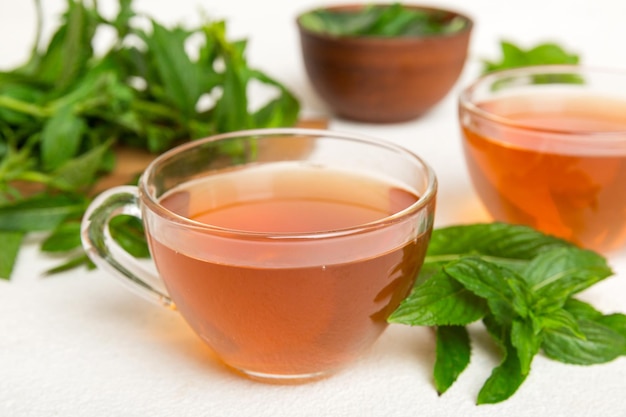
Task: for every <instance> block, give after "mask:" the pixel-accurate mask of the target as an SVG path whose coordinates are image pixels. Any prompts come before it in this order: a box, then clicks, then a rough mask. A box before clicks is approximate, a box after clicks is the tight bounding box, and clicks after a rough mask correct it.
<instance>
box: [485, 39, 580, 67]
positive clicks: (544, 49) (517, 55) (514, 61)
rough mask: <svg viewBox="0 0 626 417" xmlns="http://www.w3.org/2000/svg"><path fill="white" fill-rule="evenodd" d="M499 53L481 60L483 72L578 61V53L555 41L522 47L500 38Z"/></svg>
mask: <svg viewBox="0 0 626 417" xmlns="http://www.w3.org/2000/svg"><path fill="white" fill-rule="evenodd" d="M500 53H501V56H500V58H499V59H497V60H487V59H484V60H483V61H482V63H483V69H482V72H483V73H488V72H493V71H498V70H504V69H510V68H520V67H528V66H532V65H568V64H569V65H575V64H578V63H579V61H580V55H579V54H578V53H576V52H572V51H568V50H567V49H566V48H565V47H564V46H562V45H559V44H557V43H555V42H543V43H538V44H536V45H534V46H532V47H530V48H524V47H522V46H519V45H516V44H515V43H513V42H510V41H506V40H501V41H500Z"/></svg>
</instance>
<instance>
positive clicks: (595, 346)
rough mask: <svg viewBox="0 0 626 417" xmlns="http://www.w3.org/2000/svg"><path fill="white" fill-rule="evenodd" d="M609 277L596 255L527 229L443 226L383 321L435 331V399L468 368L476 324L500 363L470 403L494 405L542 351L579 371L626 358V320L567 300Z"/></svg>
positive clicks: (512, 388) (510, 392)
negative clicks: (413, 280)
mask: <svg viewBox="0 0 626 417" xmlns="http://www.w3.org/2000/svg"><path fill="white" fill-rule="evenodd" d="M612 274H613V271H612V270H611V268H610V267H609V265H608V264H607V261H606V259H605V258H604V257H603V256H601V255H600V254H597V253H595V252H592V251H589V250H584V249H580V248H578V247H576V246H574V245H573V244H571V243H568V242H566V241H564V240H561V239H558V238H555V237H552V236H547V235H544V234H542V233H540V232H538V231H536V230H534V229H532V228H529V227H526V226H517V225H509V224H504V223H485V224H473V225H460V226H450V227H444V228H440V229H436V230H434V231H433V235H432V239H431V242H430V244H429V246H428V252H427V256H426V260H425V263H424V266H423V267H422V270H421V272H420V275H419V277H418V280H417V282H416V284H415V287H414V288H413V291H412V292H411V294H410V295H409V296H408V297H407V298H406V299H405V300H404V301H403V302H402V303H401V305H400V306H399V307H398V308H397V309H396V311H395V312H394V313H393V314H392V315H391V317H390V318H389V322H391V323H401V324H407V325H410V326H433V327H434V328H435V331H436V346H435V348H436V361H435V364H434V385H435V388H436V389H437V391H438V392H439V393H440V394H443V393H444V392H445V391H446V390H447V389H448V388H449V387H450V386H451V385H452V384H453V383H454V382H455V381H456V380H457V378H458V377H459V376H460V375H461V374H462V372H463V371H464V370H465V369H466V367H467V366H468V364H469V362H470V357H471V354H470V352H471V338H470V335H469V332H468V330H467V326H468V325H470V324H472V323H474V322H479V321H482V323H483V325H484V327H485V329H486V331H487V332H488V334H489V336H490V337H491V339H492V340H493V342H494V343H495V345H496V346H497V347H498V348H499V351H500V354H501V362H500V364H499V365H498V366H496V367H495V368H494V369H493V371H492V373H491V376H490V377H489V378H488V379H487V380H486V381H485V383H484V385H483V387H482V389H481V390H480V392H479V394H478V398H477V403H478V404H486V403H498V402H501V401H504V400H506V399H507V398H509V397H510V396H511V395H513V394H514V393H515V392H516V391H517V389H518V388H519V387H520V385H521V384H522V383H523V382H524V380H525V379H526V377H527V376H528V374H529V372H530V370H531V365H532V361H533V358H534V357H535V355H537V354H539V353H540V352H543V354H544V355H545V356H547V357H549V358H551V359H554V360H556V361H560V362H564V363H568V364H577V365H592V364H599V363H606V362H609V361H612V360H614V359H616V358H617V357H619V356H623V355H626V315H624V314H621V313H614V314H608V315H607V314H603V313H601V312H600V311H598V310H597V309H595V308H594V307H593V306H591V305H590V304H588V303H586V302H583V301H581V300H579V299H577V298H575V296H576V295H577V294H579V293H580V292H581V291H583V290H586V289H588V288H589V287H591V286H592V285H594V284H596V283H598V282H600V281H602V280H603V279H605V278H607V277H609V276H611V275H612Z"/></svg>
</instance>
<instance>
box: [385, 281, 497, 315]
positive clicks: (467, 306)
mask: <svg viewBox="0 0 626 417" xmlns="http://www.w3.org/2000/svg"><path fill="white" fill-rule="evenodd" d="M486 312H487V308H486V305H485V302H484V300H482V299H481V298H479V297H477V296H475V295H474V294H472V293H471V292H469V291H468V290H466V289H465V288H464V287H463V285H461V284H460V283H459V282H457V281H455V280H454V279H452V278H451V277H450V276H448V275H447V274H446V273H445V272H443V271H439V272H438V273H437V274H435V275H433V276H431V277H430V278H429V279H428V280H426V281H424V282H423V283H422V284H421V285H418V286H416V287H415V288H413V291H412V292H411V294H410V295H409V296H408V297H407V298H406V299H404V300H403V301H402V303H400V306H399V307H398V308H397V309H396V310H395V311H394V312H393V313H392V314H391V316H390V317H389V319H388V321H389V322H390V323H402V324H408V325H411V326H446V325H465V324H469V323H472V322H474V321H476V320H479V319H481V318H482V317H483V316H484V315H485V313H486Z"/></svg>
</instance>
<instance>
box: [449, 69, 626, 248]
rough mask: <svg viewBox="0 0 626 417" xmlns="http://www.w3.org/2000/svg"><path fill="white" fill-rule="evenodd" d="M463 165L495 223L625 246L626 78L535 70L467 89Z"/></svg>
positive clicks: (462, 112)
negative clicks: (522, 225) (507, 223)
mask: <svg viewBox="0 0 626 417" xmlns="http://www.w3.org/2000/svg"><path fill="white" fill-rule="evenodd" d="M459 118H460V125H461V128H462V132H463V138H464V140H463V146H464V151H465V158H466V162H467V167H468V170H469V173H470V176H471V179H472V182H473V184H474V187H475V189H476V191H477V193H478V196H479V197H480V199H481V200H482V202H483V203H484V205H485V207H486V208H487V210H488V211H489V213H490V214H491V215H492V216H493V218H494V219H495V220H499V221H505V222H510V223H517V224H526V225H529V226H532V227H534V228H536V229H539V230H541V231H543V232H546V233H549V234H552V235H556V236H559V237H562V238H564V239H567V240H570V241H572V242H574V243H576V244H578V245H580V246H582V247H586V248H589V249H594V250H597V251H600V252H609V251H611V250H615V249H618V248H620V247H622V246H623V245H624V243H625V242H626V192H624V184H625V183H626V71H621V70H608V69H597V68H587V67H581V66H534V67H524V68H519V69H514V70H505V71H500V72H494V73H491V74H488V75H485V76H483V77H481V78H479V79H478V80H476V81H475V82H473V83H472V84H470V85H469V86H468V87H467V88H466V89H465V90H464V91H462V93H461V95H460V99H459Z"/></svg>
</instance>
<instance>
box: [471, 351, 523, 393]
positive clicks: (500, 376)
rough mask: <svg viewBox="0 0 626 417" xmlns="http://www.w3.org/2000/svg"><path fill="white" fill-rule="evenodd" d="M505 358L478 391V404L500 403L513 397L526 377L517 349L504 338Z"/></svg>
mask: <svg viewBox="0 0 626 417" xmlns="http://www.w3.org/2000/svg"><path fill="white" fill-rule="evenodd" d="M502 342H503V343H502V346H503V348H504V350H503V359H502V362H500V365H498V366H497V367H495V368H494V369H493V371H492V372H491V375H490V376H489V378H487V381H485V384H484V385H483V387H482V388H481V389H480V392H479V393H478V399H477V401H476V403H477V404H494V403H499V402H502V401H504V400H506V399H507V398H509V397H511V395H513V394H514V393H515V392H516V391H517V389H518V388H519V387H520V386H521V385H522V383H523V382H524V380H525V379H526V376H527V375H528V374H527V373H524V372H523V371H522V366H521V363H520V360H519V357H518V355H517V351H516V349H515V348H514V347H513V345H512V344H511V343H510V341H509V340H506V339H505V340H503V341H502Z"/></svg>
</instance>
